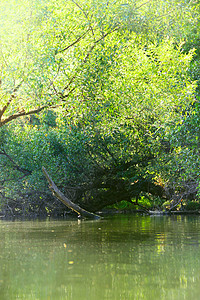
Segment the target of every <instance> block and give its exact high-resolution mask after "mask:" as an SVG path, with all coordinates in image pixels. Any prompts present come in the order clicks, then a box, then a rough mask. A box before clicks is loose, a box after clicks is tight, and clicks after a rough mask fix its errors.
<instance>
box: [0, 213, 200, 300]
mask: <svg viewBox="0 0 200 300" xmlns="http://www.w3.org/2000/svg"><path fill="white" fill-rule="evenodd" d="M199 244H200V218H199V217H198V216H191V217H189V216H187V217H185V216H171V217H167V216H165V217H158V216H156V217H150V216H135V215H130V216H127V215H117V216H113V217H108V218H104V219H103V220H99V221H77V220H72V221H67V220H45V221H14V222H11V221H0V299H1V300H4V299H6V300H12V299H25V300H28V299H33V300H37V299H39V300H40V299H45V300H46V299H52V300H57V299H69V300H70V299H73V300H76V299H87V300H90V299H92V300H93V299H94V300H103V299H112V300H113V299H117V300H118V299H123V300H126V299H159V300H160V299H169V300H172V299H176V300H177V299H181V300H182V299H193V300H195V299H200V296H199V295H200V247H199Z"/></svg>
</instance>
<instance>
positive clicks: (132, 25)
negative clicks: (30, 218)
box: [0, 0, 197, 210]
mask: <svg viewBox="0 0 200 300" xmlns="http://www.w3.org/2000/svg"><path fill="white" fill-rule="evenodd" d="M5 3H6V5H5ZM0 5H1V8H2V9H1V10H0V11H2V12H3V15H4V16H6V15H7V18H4V19H3V23H2V24H3V26H2V27H1V29H0V35H1V55H0V61H1V103H0V127H1V132H2V134H3V130H7V129H4V128H5V126H4V125H5V124H7V128H9V130H10V131H12V132H13V135H12V133H9V134H8V133H7V134H3V135H4V143H2V145H1V146H2V153H3V154H2V156H1V157H3V164H4V165H5V164H6V166H7V167H11V165H12V168H13V166H18V167H19V168H21V170H22V169H23V170H24V169H25V170H26V172H29V173H26V174H25V173H23V172H22V173H23V174H22V176H23V175H28V177H27V176H26V177H23V178H22V181H21V185H20V190H23V191H24V193H23V194H25V193H26V192H25V191H27V189H34V187H36V189H41V190H43V189H44V185H43V181H42V179H41V173H40V172H41V171H40V170H41V166H42V164H43V165H45V166H50V168H51V170H52V172H53V174H55V176H56V177H55V178H56V179H57V180H58V182H59V185H60V187H62V188H63V189H64V190H65V191H67V190H69V189H68V186H69V185H71V186H76V187H77V189H76V192H75V196H74V199H75V201H79V202H80V203H82V204H83V205H84V206H85V207H86V208H90V209H91V210H95V209H98V208H101V207H103V206H105V205H106V204H110V203H114V202H116V201H117V200H118V201H120V200H124V199H125V200H128V201H132V199H133V198H135V197H136V200H137V201H138V196H139V195H140V194H141V193H142V192H144V193H145V195H146V196H148V194H149V192H151V193H152V194H155V195H161V194H162V192H163V189H162V187H160V188H159V186H158V184H159V183H160V180H161V177H162V178H165V182H166V181H168V180H169V179H168V178H167V176H166V174H167V172H166V171H167V168H168V166H169V164H170V163H171V162H172V161H173V160H174V161H176V162H177V156H178V153H179V152H178V151H179V150H178V149H179V148H178V147H179V146H180V144H179V143H176V142H174V141H175V140H176V138H175V137H176V136H178V135H179V132H180V130H179V129H180V127H181V124H182V123H183V119H184V118H185V116H186V115H187V114H186V112H187V113H189V114H190V111H191V108H192V107H193V106H194V105H195V98H194V91H195V88H196V86H195V83H193V82H192V80H191V77H190V74H189V68H190V62H191V60H192V59H193V54H194V53H193V50H190V49H191V47H190V46H188V49H187V51H185V53H184V52H183V51H182V49H183V47H184V46H183V43H181V42H180V40H182V41H183V39H185V40H188V39H189V37H190V34H191V32H192V30H195V28H196V26H197V24H196V21H195V17H196V14H197V8H196V6H193V5H191V3H190V2H188V1H178V0H177V1H173V2H171V1H157V0H152V1H147V2H142V1H137V2H135V1H127V2H126V3H124V1H117V2H114V1H110V2H108V1H105V2H104V1H103V2H102V1H92V0H91V1H87V2H84V1H80V2H76V1H68V2H66V1H63V0H59V1H56V3H55V2H52V1H51V0H48V1H36V0H35V1H33V0H28V1H25V0H24V1H23V0H21V1H19V2H16V1H14V0H13V1H11V0H10V1H1V4H0ZM19 8H20V9H19ZM8 12H9V14H8ZM10 12H12V13H10ZM13 15H14V16H15V17H13ZM9 18H10V19H9ZM11 19H12V22H11ZM191 24H192V29H190V25H191ZM13 28H15V30H16V34H15V35H13ZM47 108H54V110H55V112H56V117H55V118H56V119H54V125H53V126H52V127H48V126H47V127H46V125H45V126H44V125H43V122H44V120H45V118H46V117H45V116H46V113H45V109H47ZM41 111H43V115H41V116H40V117H39V116H38V118H39V119H38V121H37V122H38V124H33V123H32V122H31V123H32V124H30V120H29V121H28V120H27V119H25V121H24V122H21V121H18V122H16V121H15V126H16V128H15V126H14V127H13V126H12V125H9V123H10V121H12V120H14V119H18V118H19V117H20V116H26V115H32V114H35V113H39V112H41ZM191 113H192V112H191ZM18 120H19V119H18ZM46 120H49V117H47V118H46ZM184 122H185V121H184ZM36 125H37V126H36ZM56 126H57V128H56ZM181 128H182V127H181ZM46 135H47V136H46ZM173 136H174V140H173ZM188 136H189V135H188ZM26 139H27V141H26ZM63 139H64V140H63ZM172 147H174V148H172ZM172 149H175V150H173V151H172ZM181 149H183V148H181ZM4 151H6V152H4ZM5 153H6V154H7V156H6V155H5ZM44 154H45V155H44ZM13 157H15V160H13ZM47 157H48V159H47ZM5 158H6V161H5V160H4V159H5ZM12 160H13V162H14V165H13V163H12ZM168 161H169V164H168V163H167V162H168ZM180 163H181V162H180ZM163 164H164V165H167V168H164V169H165V170H164V171H162V165H163ZM160 165H161V166H160ZM58 166H59V170H61V169H62V170H63V171H59V172H57V170H58ZM158 166H159V169H157V168H158ZM174 166H175V164H174V165H173V166H172V165H171V166H169V167H170V170H171V173H172V174H173V175H174V174H175V177H176V170H175V167H174ZM19 168H18V169H15V171H18V172H19ZM186 168H187V166H186ZM47 169H48V168H47ZM69 170H70V172H69ZM20 172H21V171H20ZM3 176H5V173H3V175H2V177H3ZM12 176H15V173H14V172H13V173H12ZM20 178H21V177H20ZM39 178H40V183H41V185H40V184H39V183H38V181H39V180H38V179H39ZM163 181H164V179H163ZM17 184H18V185H19V182H18V183H17ZM8 187H9V188H10V186H9V185H8ZM9 188H8V189H7V193H9V190H10V189H9ZM7 195H8V194H7ZM106 199H107V200H106ZM23 201H24V200H23Z"/></svg>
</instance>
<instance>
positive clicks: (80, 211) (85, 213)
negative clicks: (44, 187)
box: [42, 167, 101, 219]
mask: <svg viewBox="0 0 200 300" xmlns="http://www.w3.org/2000/svg"><path fill="white" fill-rule="evenodd" d="M42 171H43V173H44V175H45V177H46V179H47V181H48V183H49V188H50V190H51V191H52V193H53V195H54V196H55V197H57V198H58V199H59V200H60V201H61V202H62V203H63V204H64V205H66V206H67V207H68V208H70V209H72V210H74V211H75V212H76V213H77V214H79V215H80V216H83V217H85V218H92V219H100V218H101V217H100V216H98V215H96V214H94V213H91V212H89V211H87V210H85V209H83V208H81V207H80V206H78V205H77V204H75V203H73V202H72V201H70V200H69V199H68V198H67V197H65V195H64V194H63V193H62V192H61V191H60V190H59V189H58V187H57V186H56V185H55V183H54V182H53V180H52V179H51V177H50V176H49V174H48V173H47V170H46V169H45V168H44V167H42Z"/></svg>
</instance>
